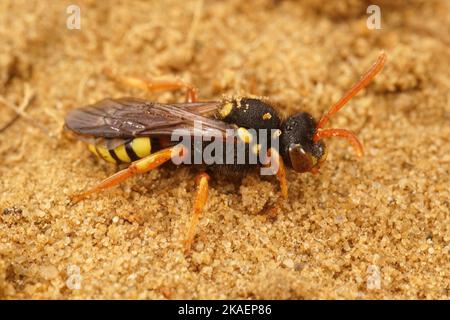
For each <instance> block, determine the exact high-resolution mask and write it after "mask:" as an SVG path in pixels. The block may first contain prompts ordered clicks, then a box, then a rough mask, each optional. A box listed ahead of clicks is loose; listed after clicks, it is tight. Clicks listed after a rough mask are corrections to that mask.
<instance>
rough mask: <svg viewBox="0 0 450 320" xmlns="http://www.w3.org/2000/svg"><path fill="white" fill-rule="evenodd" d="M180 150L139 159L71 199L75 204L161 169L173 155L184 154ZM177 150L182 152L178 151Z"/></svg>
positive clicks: (174, 149) (171, 149) (175, 149)
mask: <svg viewBox="0 0 450 320" xmlns="http://www.w3.org/2000/svg"><path fill="white" fill-rule="evenodd" d="M180 148H182V147H179V146H175V147H172V148H167V149H163V150H160V151H158V152H156V153H154V154H151V155H149V156H147V157H145V158H142V159H139V160H137V161H135V162H133V163H131V164H130V166H129V167H128V168H126V169H124V170H121V171H119V172H117V173H115V174H113V175H112V176H110V177H108V178H106V179H105V180H103V181H101V182H100V183H99V184H97V185H95V186H94V187H92V188H91V189H89V190H87V191H84V192H81V193H78V194H75V195H72V196H71V197H70V198H71V200H72V202H73V203H76V202H78V201H80V200H82V199H84V198H86V197H87V196H89V195H91V194H93V193H97V192H100V191H102V190H104V189H108V188H111V187H113V186H115V185H117V184H119V183H121V182H122V181H125V180H126V179H128V178H129V177H131V176H133V175H135V174H137V173H144V172H147V171H150V170H152V169H154V168H156V167H159V166H160V165H162V164H163V163H165V162H167V161H168V160H170V159H171V158H172V155H173V154H174V155H175V154H176V152H183V149H180ZM177 149H180V150H179V151H178V150H177Z"/></svg>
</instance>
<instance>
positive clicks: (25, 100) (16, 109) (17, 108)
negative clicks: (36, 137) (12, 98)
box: [0, 84, 49, 136]
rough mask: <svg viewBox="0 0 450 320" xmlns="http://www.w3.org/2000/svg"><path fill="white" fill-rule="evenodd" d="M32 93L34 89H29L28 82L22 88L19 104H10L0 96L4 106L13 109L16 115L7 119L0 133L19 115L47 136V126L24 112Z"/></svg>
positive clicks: (0, 101) (32, 95)
mask: <svg viewBox="0 0 450 320" xmlns="http://www.w3.org/2000/svg"><path fill="white" fill-rule="evenodd" d="M34 95H35V92H34V90H33V89H31V87H30V86H29V85H28V84H26V85H25V89H24V97H23V99H22V102H21V104H20V105H19V106H16V105H14V104H12V103H11V102H9V101H8V100H6V99H5V98H4V97H3V96H0V103H1V104H3V105H5V106H6V107H8V108H9V109H11V110H13V111H14V112H15V113H16V115H15V116H14V117H13V118H12V119H11V120H10V121H8V122H7V123H6V124H5V125H4V126H3V127H1V128H0V133H2V132H3V131H5V130H6V129H7V128H9V127H10V126H12V125H13V124H14V122H16V121H17V119H19V117H22V118H23V119H25V120H27V121H28V122H29V123H30V124H31V125H33V126H34V127H37V128H38V129H39V130H41V131H42V132H44V133H45V134H46V135H47V136H49V132H48V130H47V128H45V127H44V126H43V125H41V124H40V123H38V122H36V121H35V119H33V118H32V117H30V116H29V115H28V114H26V112H25V111H26V108H27V107H28V106H29V105H30V103H31V101H32V100H33V98H34Z"/></svg>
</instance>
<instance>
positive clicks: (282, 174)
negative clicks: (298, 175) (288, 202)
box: [267, 148, 288, 199]
mask: <svg viewBox="0 0 450 320" xmlns="http://www.w3.org/2000/svg"><path fill="white" fill-rule="evenodd" d="M267 156H269V157H272V156H273V157H274V160H275V161H276V162H277V165H278V170H277V173H276V176H277V179H278V182H279V184H280V190H281V195H282V196H283V198H284V199H287V198H288V186H287V181H286V167H285V166H284V161H283V158H282V157H281V156H280V154H279V153H278V152H277V151H276V150H275V149H273V148H270V149H269V150H268V151H267Z"/></svg>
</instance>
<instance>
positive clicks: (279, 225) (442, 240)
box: [0, 0, 450, 299]
mask: <svg viewBox="0 0 450 320" xmlns="http://www.w3.org/2000/svg"><path fill="white" fill-rule="evenodd" d="M321 2H322V1H313V0H308V1H241V0H236V1H234V0H233V1H205V2H204V3H203V5H201V3H200V2H199V1H197V0H193V1H166V0H165V1H126V2H125V1H87V0H85V1H49V0H42V1H26V0H21V1H16V0H2V1H1V2H0V36H1V39H2V40H1V46H0V47H1V48H0V94H1V95H2V97H4V99H6V100H7V101H8V102H9V103H13V104H16V105H20V104H21V101H22V100H23V96H24V93H27V92H33V93H34V99H33V100H32V102H31V104H30V105H29V106H28V108H27V109H26V110H25V112H26V115H27V116H28V118H29V120H26V119H23V118H22V119H19V120H18V121H16V122H15V123H13V124H12V125H11V126H10V127H8V128H7V129H6V130H3V132H1V133H0V141H1V142H0V160H1V163H2V165H1V166H0V194H1V198H0V209H1V210H0V297H1V298H2V299H11V298H19V299H22V298H39V299H42V298H52V299H72V298H112V299H115V298H139V299H140V298H144V299H166V298H172V299H177V298H178V299H182V298H213V299H216V298H238V299H241V298H242V299H260V298H265V299H271V298H275V299H287V298H289V299H303V298H306V299H317V298H331V299H335V298H362V299H368V298H376V299H379V298H384V299H392V298H394V299H399V298H408V299H410V298H412V299H416V298H419V299H428V298H438V299H448V298H450V293H449V290H450V263H449V251H450V214H449V207H450V204H449V197H450V190H449V186H450V184H449V175H450V143H449V139H450V138H449V137H450V103H449V98H450V96H449V92H450V91H449V89H450V80H449V71H450V68H449V61H450V49H449V45H450V38H449V34H448V30H449V28H450V22H449V20H448V17H449V13H450V10H449V5H448V1H444V0H442V1H395V5H392V4H391V3H392V2H393V1H387V0H386V1H378V2H377V1H375V2H376V3H378V4H379V5H380V7H381V14H382V25H381V26H382V29H381V30H369V29H368V28H367V27H366V19H367V17H368V15H367V14H366V8H367V6H368V4H369V2H368V1H358V0H347V1H339V2H338V1H333V2H331V1H330V2H327V3H328V4H326V5H324V4H320V3H321ZM73 3H76V4H78V5H79V6H80V8H81V30H69V29H67V28H66V19H67V17H68V14H67V13H66V8H67V6H68V5H69V4H73ZM125 3H126V4H125ZM195 17H199V19H196V18H195ZM196 21H197V22H196ZM381 49H384V50H386V53H387V54H388V62H387V65H386V67H385V69H384V70H383V72H382V73H381V74H380V75H379V76H378V77H377V78H376V80H375V81H374V83H373V84H372V85H371V86H370V87H369V88H368V89H366V90H365V91H364V92H363V93H361V94H360V95H358V96H357V97H356V98H355V99H353V100H352V102H351V103H350V104H349V106H347V107H346V109H344V110H343V111H342V112H341V113H340V114H339V116H337V117H335V118H333V120H332V125H333V126H336V127H344V128H349V129H352V130H354V131H356V132H357V133H358V135H359V137H360V138H361V140H362V141H363V142H364V144H365V148H366V155H365V157H364V158H363V159H362V160H360V161H358V160H357V159H356V158H355V156H354V154H353V153H352V151H351V149H350V147H349V146H348V145H347V144H346V143H345V142H343V141H339V140H330V141H329V147H330V154H329V160H328V161H327V162H326V164H325V165H324V166H323V168H322V169H321V172H320V174H318V175H315V176H313V175H310V174H303V175H301V174H296V173H295V172H288V179H289V191H290V196H289V199H288V201H287V202H286V203H285V204H284V205H283V207H282V210H281V212H280V214H279V215H278V217H277V218H276V219H270V218H269V217H267V216H266V215H264V214H260V213H259V210H260V209H261V208H262V207H263V206H264V205H265V204H266V202H268V201H271V199H273V198H276V197H277V194H278V185H277V183H276V181H274V180H273V179H260V178H259V176H258V175H257V174H250V175H248V176H246V177H245V178H243V179H242V181H226V180H224V179H222V178H220V177H219V178H218V179H215V180H214V181H213V182H212V188H211V191H210V197H209V202H208V207H207V210H206V212H205V215H204V218H203V219H202V221H201V224H200V228H199V232H198V236H197V238H196V244H195V245H194V250H193V251H194V252H193V254H192V256H191V257H186V256H185V255H184V254H183V251H182V243H181V240H182V239H183V237H184V234H185V230H186V225H187V223H188V221H189V218H190V209H191V206H192V191H193V190H194V183H193V178H194V176H195V173H194V172H193V171H192V170H190V169H189V168H186V167H184V168H175V167H170V166H169V167H167V168H163V169H158V170H155V171H153V172H151V173H149V174H145V175H143V176H139V177H135V178H132V179H130V180H129V181H127V182H126V183H124V184H123V185H121V186H120V187H116V188H114V189H112V190H109V191H106V192H104V193H102V194H99V195H97V196H95V197H92V198H90V199H88V200H85V201H84V202H81V203H79V204H77V205H74V206H71V205H69V200H68V195H69V194H70V193H72V192H76V191H80V190H82V189H83V188H85V187H87V186H90V185H92V184H93V183H95V182H96V181H99V180H100V179H103V178H105V177H106V176H108V175H110V174H112V173H113V172H115V170H116V168H115V167H114V166H112V165H109V164H107V163H104V162H100V161H98V160H96V159H95V158H94V157H93V156H92V155H91V154H90V153H89V152H88V150H87V149H86V147H85V145H84V144H83V143H82V142H77V141H74V140H71V139H68V138H67V137H66V136H64V135H63V134H62V126H63V121H64V115H65V114H66V113H67V111H68V110H71V109H72V108H76V107H78V106H81V105H85V104H87V103H92V102H95V101H97V100H99V99H102V98H104V97H108V96H112V97H119V96H124V95H135V96H140V97H148V98H149V99H155V100H156V99H157V100H158V101H163V102H167V101H181V100H182V99H183V94H182V93H175V94H174V93H163V94H152V95H146V93H144V92H140V91H134V90H129V89H124V88H119V87H117V86H116V85H114V84H113V83H111V82H110V81H108V80H107V79H106V78H105V77H104V76H103V75H102V73H101V70H102V68H103V67H105V66H109V67H111V68H113V69H115V70H117V71H118V72H121V73H124V74H129V75H141V76H144V75H145V76H151V77H169V78H170V77H179V78H181V79H183V80H185V81H191V82H193V83H195V84H196V85H197V86H198V87H199V88H200V96H201V98H203V99H218V98H221V97H222V94H228V95H231V94H253V95H258V96H267V97H270V99H271V100H272V101H273V102H274V103H276V104H277V105H279V106H280V107H279V108H280V110H282V112H283V113H284V114H288V113H291V112H295V111H300V110H305V111H308V112H311V113H312V114H314V115H315V116H316V117H319V116H320V115H321V114H322V112H324V111H325V110H327V109H328V107H329V106H330V105H331V104H332V103H333V102H334V101H336V100H337V99H338V98H339V97H340V96H341V95H342V93H343V92H344V91H345V90H346V89H347V88H349V86H350V85H351V84H352V83H353V82H354V81H355V80H356V79H357V78H358V76H359V75H360V74H361V73H362V72H363V71H364V70H365V69H366V68H367V67H368V66H369V65H370V64H371V62H372V61H374V60H375V59H376V56H377V55H378V53H379V51H380V50H381ZM27 88H28V89H27ZM0 111H1V112H0V126H3V125H4V124H6V123H8V121H9V120H10V119H12V118H13V117H14V115H15V114H14V112H11V111H10V109H9V108H7V107H6V106H5V105H4V104H3V103H2V104H1V105H0ZM42 127H43V128H44V129H43V128H42Z"/></svg>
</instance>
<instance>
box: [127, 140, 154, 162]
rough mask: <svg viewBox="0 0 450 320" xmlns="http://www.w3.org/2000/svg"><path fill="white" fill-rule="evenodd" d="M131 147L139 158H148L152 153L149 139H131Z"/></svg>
mask: <svg viewBox="0 0 450 320" xmlns="http://www.w3.org/2000/svg"><path fill="white" fill-rule="evenodd" d="M131 147H132V148H133V151H134V153H136V155H137V156H138V157H139V158H144V157H146V156H148V155H149V154H150V153H151V151H152V144H151V142H150V138H149V137H139V138H135V139H133V141H132V142H131Z"/></svg>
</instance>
